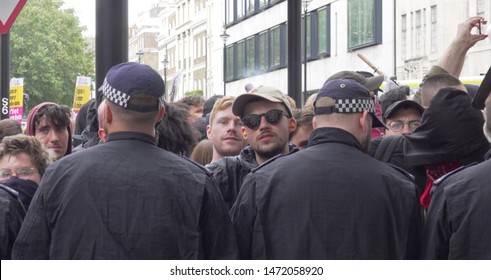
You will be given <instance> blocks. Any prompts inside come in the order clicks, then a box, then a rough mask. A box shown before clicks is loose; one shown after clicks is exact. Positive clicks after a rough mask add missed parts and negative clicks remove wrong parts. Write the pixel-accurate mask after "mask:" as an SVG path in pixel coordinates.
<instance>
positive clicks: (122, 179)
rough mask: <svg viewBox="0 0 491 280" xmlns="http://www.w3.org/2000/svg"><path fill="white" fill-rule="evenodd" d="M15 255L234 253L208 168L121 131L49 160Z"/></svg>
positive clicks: (128, 256) (131, 256)
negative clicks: (49, 164)
mask: <svg viewBox="0 0 491 280" xmlns="http://www.w3.org/2000/svg"><path fill="white" fill-rule="evenodd" d="M12 256H13V258H16V259H231V258H232V259H233V258H236V257H237V243H236V237H235V232H234V229H233V226H232V223H231V221H230V218H229V215H228V211H227V208H226V207H225V205H224V204H223V201H222V198H221V196H220V193H219V191H218V188H217V186H216V184H215V183H214V180H213V178H212V177H211V174H209V173H208V172H207V171H206V170H205V169H204V168H202V167H200V166H198V165H197V164H194V163H192V162H191V161H189V160H186V159H184V158H181V157H179V156H177V155H174V154H172V153H170V152H167V151H164V150H162V149H160V148H158V147H156V145H155V139H153V138H152V137H151V136H149V135H146V134H142V133H134V132H118V133H112V134H110V135H109V137H108V139H107V142H105V143H104V144H102V145H97V146H95V147H92V148H90V149H86V150H83V151H80V152H78V153H75V154H73V155H71V156H67V157H63V158H62V159H61V160H59V161H57V162H55V163H54V164H53V165H51V166H50V167H49V168H48V169H47V171H46V173H45V174H44V176H43V179H42V182H41V185H40V187H39V189H38V191H37V192H36V195H35V196H34V198H33V201H32V203H31V206H30V208H29V211H28V213H27V215H26V218H25V220H24V224H23V226H22V228H21V232H20V233H19V236H18V238H17V240H16V242H15V244H14V248H13V253H12Z"/></svg>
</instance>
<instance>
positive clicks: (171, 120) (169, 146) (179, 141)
mask: <svg viewBox="0 0 491 280" xmlns="http://www.w3.org/2000/svg"><path fill="white" fill-rule="evenodd" d="M164 106H165V111H166V112H165V116H164V119H163V120H162V122H161V123H160V124H159V125H158V126H157V132H158V134H159V139H158V142H157V146H158V147H160V148H162V149H164V150H167V151H169V152H173V153H175V154H178V155H182V156H190V155H191V152H192V151H193V149H194V147H195V146H196V144H197V143H198V139H199V136H200V133H199V132H198V131H197V130H196V129H194V128H193V127H192V126H191V125H190V124H189V123H188V122H187V118H188V115H189V113H188V111H187V110H186V109H184V108H183V107H180V106H179V105H176V104H175V103H167V102H166V103H164Z"/></svg>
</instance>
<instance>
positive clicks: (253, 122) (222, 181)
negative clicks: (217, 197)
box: [206, 86, 296, 208]
mask: <svg viewBox="0 0 491 280" xmlns="http://www.w3.org/2000/svg"><path fill="white" fill-rule="evenodd" d="M232 112H233V113H234V114H235V115H236V116H239V117H240V118H241V119H242V123H243V124H244V127H242V135H243V136H244V138H245V139H246V140H247V141H248V142H249V146H247V147H246V148H244V149H243V150H242V151H241V152H240V154H239V155H238V156H235V157H224V158H222V159H220V160H217V161H215V162H212V163H211V164H208V165H207V166H206V167H207V168H208V169H209V170H211V171H212V172H213V176H214V177H215V179H216V180H217V182H218V185H219V187H220V191H221V192H222V196H223V199H224V201H225V204H227V206H228V207H229V208H231V207H232V205H233V204H234V202H235V199H236V198H237V195H238V193H239V190H240V186H241V185H242V181H243V180H244V177H245V176H246V175H247V174H249V172H250V171H251V169H253V168H255V167H257V166H259V165H261V164H263V163H264V162H265V161H267V160H268V159H270V158H272V157H275V156H277V155H280V154H287V153H288V152H290V151H292V150H294V148H293V146H289V145H288V136H289V134H290V132H292V131H293V130H295V128H296V122H295V119H293V117H292V110H291V108H290V103H289V102H288V99H286V97H285V95H284V94H283V93H282V92H281V91H279V90H278V89H276V88H272V87H264V86H261V87H259V88H258V89H257V91H255V92H254V93H245V94H242V95H240V96H239V97H237V99H235V101H234V103H233V105H232Z"/></svg>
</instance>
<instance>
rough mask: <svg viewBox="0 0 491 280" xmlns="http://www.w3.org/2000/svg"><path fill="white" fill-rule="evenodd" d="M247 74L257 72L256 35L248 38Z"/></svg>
mask: <svg viewBox="0 0 491 280" xmlns="http://www.w3.org/2000/svg"><path fill="white" fill-rule="evenodd" d="M245 59H246V65H245V68H246V75H247V76H250V75H252V74H254V73H255V72H256V37H254V36H253V37H250V38H247V39H246V57H245Z"/></svg>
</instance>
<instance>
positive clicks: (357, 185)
mask: <svg viewBox="0 0 491 280" xmlns="http://www.w3.org/2000/svg"><path fill="white" fill-rule="evenodd" d="M314 113H315V117H314V119H313V127H314V130H313V131H312V133H311V134H310V138H309V143H308V147H307V148H306V149H304V150H302V151H300V152H297V153H293V154H289V155H287V156H282V157H277V158H275V159H273V160H270V161H268V162H267V163H265V164H263V165H261V166H260V167H258V168H256V169H255V170H254V171H253V172H252V173H250V175H249V176H247V177H246V178H245V180H244V183H243V185H242V189H241V190H240V193H239V197H238V198H237V201H236V203H235V204H234V206H233V207H232V209H231V210H230V215H231V217H232V221H233V223H234V226H235V229H236V231H237V237H238V239H239V251H240V254H241V258H243V259H282V260H285V259H296V260H299V259H321V260H327V259H341V260H346V259H383V260H388V259H408V258H409V259H412V258H417V257H418V249H419V245H420V236H421V232H422V226H423V219H422V212H421V210H420V207H419V205H418V202H417V191H416V186H415V185H414V183H413V182H412V181H411V176H410V175H409V174H407V173H404V172H401V171H400V170H397V169H395V168H393V167H391V166H389V165H387V164H385V163H382V162H380V161H377V160H375V159H374V158H372V157H370V156H369V155H368V154H367V151H368V147H369V145H370V139H371V133H372V128H373V127H381V128H384V124H383V123H382V121H381V120H380V119H378V117H377V116H376V115H375V101H374V100H373V99H372V98H371V97H370V94H369V90H368V89H367V88H366V87H365V86H363V85H361V84H359V83H358V82H356V81H354V80H351V79H335V80H332V81H330V82H327V83H326V84H324V85H323V86H322V88H321V89H320V90H319V92H318V93H317V97H316V101H315V102H314Z"/></svg>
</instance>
